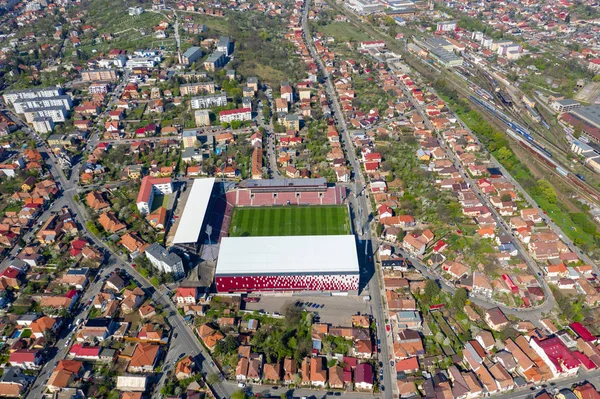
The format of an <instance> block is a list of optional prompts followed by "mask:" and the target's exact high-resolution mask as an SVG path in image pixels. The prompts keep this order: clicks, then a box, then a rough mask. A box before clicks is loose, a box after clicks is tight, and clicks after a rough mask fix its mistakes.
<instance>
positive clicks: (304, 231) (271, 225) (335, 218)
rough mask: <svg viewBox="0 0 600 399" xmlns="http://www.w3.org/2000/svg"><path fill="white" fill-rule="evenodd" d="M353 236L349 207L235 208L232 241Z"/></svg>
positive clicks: (231, 226) (231, 229)
mask: <svg viewBox="0 0 600 399" xmlns="http://www.w3.org/2000/svg"><path fill="white" fill-rule="evenodd" d="M341 234H350V218H349V216H348V210H347V208H346V207H345V206H301V207H296V206H284V207H268V208H267V207H265V208H235V209H234V211H233V215H232V218H231V225H230V231H229V235H230V236H231V237H252V236H254V237H261V236H262V237H264V236H302V235H341Z"/></svg>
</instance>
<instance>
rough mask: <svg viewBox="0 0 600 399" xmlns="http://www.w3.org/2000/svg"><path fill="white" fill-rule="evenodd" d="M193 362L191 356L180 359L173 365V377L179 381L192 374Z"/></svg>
mask: <svg viewBox="0 0 600 399" xmlns="http://www.w3.org/2000/svg"><path fill="white" fill-rule="evenodd" d="M194 368H195V363H194V359H192V357H191V356H186V357H184V358H183V359H181V360H180V361H179V362H178V363H177V365H176V366H175V378H177V380H179V381H181V380H184V379H186V378H190V377H192V376H193V374H194Z"/></svg>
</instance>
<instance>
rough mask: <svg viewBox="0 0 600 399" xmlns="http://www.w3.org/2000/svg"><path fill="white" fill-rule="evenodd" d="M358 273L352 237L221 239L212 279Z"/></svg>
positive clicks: (354, 242)
mask: <svg viewBox="0 0 600 399" xmlns="http://www.w3.org/2000/svg"><path fill="white" fill-rule="evenodd" d="M358 271H359V269H358V258H357V253H356V241H355V240H354V236H353V235H336V236H282V237H224V238H222V239H221V245H220V248H219V260H218V262H217V269H216V272H215V275H239V274H250V275H252V274H298V273H317V274H319V273H320V274H327V273H358Z"/></svg>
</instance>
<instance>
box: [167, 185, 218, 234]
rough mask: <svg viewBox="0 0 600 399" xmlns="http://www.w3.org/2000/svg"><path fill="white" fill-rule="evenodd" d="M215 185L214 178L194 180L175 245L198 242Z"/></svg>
mask: <svg viewBox="0 0 600 399" xmlns="http://www.w3.org/2000/svg"><path fill="white" fill-rule="evenodd" d="M214 185H215V179H214V178H209V179H195V180H194V183H193V184H192V188H191V189H190V195H189V196H188V199H187V202H186V203H185V208H184V209H183V214H182V215H181V219H180V220H179V226H178V227H177V231H176V232H175V237H174V238H173V244H189V243H192V242H194V243H195V242H196V241H198V237H200V233H201V231H200V230H201V229H202V226H203V222H204V217H205V216H206V210H207V209H208V203H209V202H210V195H211V193H212V190H213V186H214Z"/></svg>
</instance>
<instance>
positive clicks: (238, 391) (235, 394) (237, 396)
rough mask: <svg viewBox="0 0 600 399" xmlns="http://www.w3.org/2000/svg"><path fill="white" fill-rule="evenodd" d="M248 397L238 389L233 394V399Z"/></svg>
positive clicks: (245, 398)
mask: <svg viewBox="0 0 600 399" xmlns="http://www.w3.org/2000/svg"><path fill="white" fill-rule="evenodd" d="M247 398H248V395H246V393H245V392H244V391H242V390H241V389H238V390H237V391H235V392H234V393H232V394H231V399H247Z"/></svg>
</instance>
